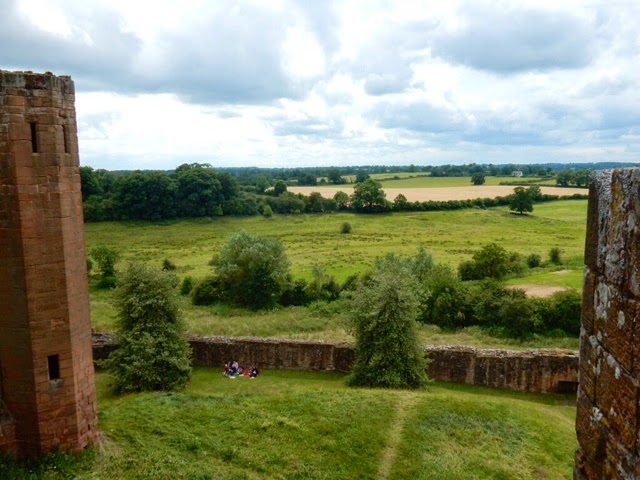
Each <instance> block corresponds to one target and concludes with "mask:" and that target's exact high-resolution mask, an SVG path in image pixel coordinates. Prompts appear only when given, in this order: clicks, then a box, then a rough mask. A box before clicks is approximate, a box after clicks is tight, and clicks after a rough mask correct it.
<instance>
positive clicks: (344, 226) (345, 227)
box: [340, 222, 351, 234]
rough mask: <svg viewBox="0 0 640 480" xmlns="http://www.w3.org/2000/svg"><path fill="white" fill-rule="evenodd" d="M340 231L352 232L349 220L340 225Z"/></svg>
mask: <svg viewBox="0 0 640 480" xmlns="http://www.w3.org/2000/svg"><path fill="white" fill-rule="evenodd" d="M340 233H345V234H346V233H351V224H350V223H349V222H343V223H342V225H340Z"/></svg>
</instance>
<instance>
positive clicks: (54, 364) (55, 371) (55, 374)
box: [47, 355, 60, 380]
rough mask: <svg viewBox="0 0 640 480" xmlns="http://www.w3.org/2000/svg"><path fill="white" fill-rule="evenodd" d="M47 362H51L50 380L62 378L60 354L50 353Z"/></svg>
mask: <svg viewBox="0 0 640 480" xmlns="http://www.w3.org/2000/svg"><path fill="white" fill-rule="evenodd" d="M47 362H48V363H49V380H58V379H60V355H49V356H48V357H47Z"/></svg>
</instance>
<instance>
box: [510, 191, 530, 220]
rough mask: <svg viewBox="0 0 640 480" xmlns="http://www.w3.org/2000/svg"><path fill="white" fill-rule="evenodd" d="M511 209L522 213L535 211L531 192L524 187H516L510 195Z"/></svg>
mask: <svg viewBox="0 0 640 480" xmlns="http://www.w3.org/2000/svg"><path fill="white" fill-rule="evenodd" d="M509 210H514V211H516V212H518V213H519V214H520V215H522V214H523V213H524V212H533V199H532V198H531V193H530V192H529V190H527V189H525V188H524V187H516V188H514V189H513V194H512V195H511V196H510V197H509Z"/></svg>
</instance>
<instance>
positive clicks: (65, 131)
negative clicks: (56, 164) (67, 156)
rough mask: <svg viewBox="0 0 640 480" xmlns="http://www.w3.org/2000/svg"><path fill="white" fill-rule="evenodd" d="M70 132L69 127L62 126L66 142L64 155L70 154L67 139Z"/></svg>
mask: <svg viewBox="0 0 640 480" xmlns="http://www.w3.org/2000/svg"><path fill="white" fill-rule="evenodd" d="M68 135H69V132H67V126H66V125H62V138H63V140H64V153H69V139H68V138H67V137H68Z"/></svg>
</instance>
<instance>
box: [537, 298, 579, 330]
mask: <svg viewBox="0 0 640 480" xmlns="http://www.w3.org/2000/svg"><path fill="white" fill-rule="evenodd" d="M581 307H582V297H581V296H580V294H579V293H578V292H576V291H575V290H565V291H563V292H556V293H554V294H553V295H551V296H550V297H549V298H544V299H537V300H536V316H537V317H538V318H539V320H540V322H542V323H543V324H544V328H545V330H546V331H551V330H554V329H561V330H563V331H564V332H566V333H568V334H570V335H576V336H577V335H579V334H580V325H581V323H580V313H581Z"/></svg>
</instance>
